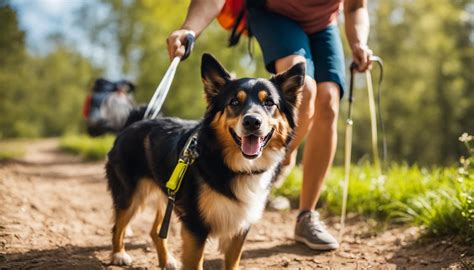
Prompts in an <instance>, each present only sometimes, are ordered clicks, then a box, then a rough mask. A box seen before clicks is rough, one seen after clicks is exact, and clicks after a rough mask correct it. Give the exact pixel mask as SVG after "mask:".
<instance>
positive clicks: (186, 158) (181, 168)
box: [159, 130, 199, 239]
mask: <svg viewBox="0 0 474 270" xmlns="http://www.w3.org/2000/svg"><path fill="white" fill-rule="evenodd" d="M197 135H198V130H196V131H194V132H193V134H191V136H189V138H188V139H187V140H186V144H185V145H184V148H183V150H182V151H181V153H180V155H179V159H178V164H176V166H175V167H174V170H173V173H172V174H171V176H170V178H169V179H168V181H167V182H166V189H167V192H168V204H167V205H166V211H165V215H164V216H163V222H162V223H161V228H160V233H159V236H160V238H162V239H166V237H167V236H168V229H169V226H170V221H171V213H172V212H173V209H174V205H175V199H176V193H177V192H178V190H179V188H180V187H181V182H182V181H183V178H184V175H185V174H186V170H187V169H188V167H189V166H190V165H191V164H193V163H194V161H195V160H196V159H197V158H198V156H199V154H198V152H197V149H196V146H197Z"/></svg>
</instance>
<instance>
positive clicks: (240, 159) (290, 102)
mask: <svg viewBox="0 0 474 270" xmlns="http://www.w3.org/2000/svg"><path fill="white" fill-rule="evenodd" d="M201 76H202V80H203V83H204V92H205V96H206V101H207V112H208V113H207V117H211V118H212V119H211V121H210V124H211V127H212V128H213V129H214V130H215V132H216V135H217V140H218V143H219V144H220V145H221V147H222V149H223V156H224V161H225V162H226V164H227V165H228V166H229V167H230V168H231V169H233V170H237V171H242V170H244V171H249V170H255V169H264V168H267V167H268V162H275V161H277V162H279V161H280V160H281V158H283V155H284V153H285V151H286V147H287V145H288V143H289V142H290V141H291V139H292V137H293V133H294V129H295V127H296V110H297V107H298V106H299V103H300V100H301V95H302V94H301V87H302V86H303V83H304V76H305V66H304V64H303V63H300V64H296V65H294V66H293V67H291V68H290V69H288V70H287V71H285V72H283V73H280V74H277V75H275V76H273V77H272V78H270V79H269V80H267V79H261V78H242V79H234V78H232V77H231V75H230V74H229V73H228V72H227V71H226V70H225V69H224V68H223V67H222V65H221V64H220V63H219V62H218V61H217V60H216V59H215V58H214V57H213V56H211V55H210V54H204V55H203V57H202V66H201Z"/></svg>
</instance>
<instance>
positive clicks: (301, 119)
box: [275, 55, 316, 177]
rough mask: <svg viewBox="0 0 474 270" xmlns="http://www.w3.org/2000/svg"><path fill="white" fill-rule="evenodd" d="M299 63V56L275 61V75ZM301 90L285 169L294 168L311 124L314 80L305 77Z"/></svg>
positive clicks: (301, 58) (313, 103)
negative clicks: (299, 103) (299, 148)
mask: <svg viewBox="0 0 474 270" xmlns="http://www.w3.org/2000/svg"><path fill="white" fill-rule="evenodd" d="M299 62H306V61H305V59H304V58H303V57H301V56H299V55H289V56H286V57H283V58H280V59H278V60H276V61H275V70H276V72H277V73H280V72H283V71H285V70H287V69H288V68H289V67H291V66H293V65H294V64H296V63H299ZM302 90H303V99H302V101H301V105H300V107H299V109H298V126H297V128H296V134H295V138H294V140H293V141H292V142H291V144H290V146H289V148H288V152H287V155H286V158H285V160H283V162H282V166H283V167H285V166H287V169H291V168H292V167H293V166H294V163H295V160H296V153H297V150H298V145H299V144H300V143H301V141H302V140H303V139H304V138H305V137H306V134H307V133H308V131H309V130H310V129H311V125H312V123H313V116H314V111H315V99H316V82H315V80H314V79H313V78H312V77H310V76H308V75H306V77H305V82H304V85H303V89H302ZM284 169H286V168H283V170H284ZM285 174H287V172H282V175H283V176H284V177H286V175H285Z"/></svg>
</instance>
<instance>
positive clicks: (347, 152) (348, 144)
mask: <svg viewBox="0 0 474 270" xmlns="http://www.w3.org/2000/svg"><path fill="white" fill-rule="evenodd" d="M370 60H371V61H372V62H376V63H377V64H378V65H379V68H380V76H379V81H378V86H377V90H378V91H377V92H378V96H377V105H378V113H379V121H380V126H381V128H382V140H383V157H382V158H383V163H382V164H383V167H385V164H386V160H387V142H386V139H385V126H384V124H383V121H382V120H383V118H382V112H381V99H382V98H381V93H382V92H381V90H382V88H381V86H382V80H383V61H382V59H381V58H380V57H378V56H372V57H371V59H370ZM356 68H357V64H356V63H354V62H353V63H352V64H351V66H350V73H351V77H350V81H349V105H348V106H349V107H348V113H347V120H346V132H345V143H344V183H343V191H342V209H341V222H340V230H339V237H338V238H339V242H342V236H343V234H344V229H345V220H346V211H347V197H348V195H349V178H350V176H349V175H350V166H351V151H352V126H353V123H354V122H353V121H352V101H353V100H354V74H355V70H356ZM365 74H366V80H367V92H368V96H369V110H370V122H371V133H372V151H373V155H374V165H375V167H376V168H377V171H378V173H379V174H380V175H382V167H381V166H380V159H379V152H378V138H377V119H376V114H375V102H374V92H373V86H372V76H371V73H370V71H368V70H367V71H366V72H365Z"/></svg>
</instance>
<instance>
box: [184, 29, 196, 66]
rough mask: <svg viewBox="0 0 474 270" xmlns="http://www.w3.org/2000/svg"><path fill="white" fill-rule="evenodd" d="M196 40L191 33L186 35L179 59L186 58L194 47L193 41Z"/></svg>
mask: <svg viewBox="0 0 474 270" xmlns="http://www.w3.org/2000/svg"><path fill="white" fill-rule="evenodd" d="M195 42H196V37H195V36H194V35H193V34H187V35H186V41H185V43H184V48H185V49H184V55H183V57H181V61H184V60H186V58H188V56H189V55H190V54H191V51H192V50H193V48H194V43H195Z"/></svg>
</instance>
